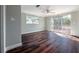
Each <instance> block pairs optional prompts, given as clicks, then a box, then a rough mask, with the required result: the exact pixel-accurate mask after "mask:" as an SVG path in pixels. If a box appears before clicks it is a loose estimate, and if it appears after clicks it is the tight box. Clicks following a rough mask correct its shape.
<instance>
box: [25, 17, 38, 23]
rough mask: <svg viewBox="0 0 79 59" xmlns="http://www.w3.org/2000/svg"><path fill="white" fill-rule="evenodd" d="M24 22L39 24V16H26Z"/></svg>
mask: <svg viewBox="0 0 79 59" xmlns="http://www.w3.org/2000/svg"><path fill="white" fill-rule="evenodd" d="M26 24H39V17H37V16H26Z"/></svg>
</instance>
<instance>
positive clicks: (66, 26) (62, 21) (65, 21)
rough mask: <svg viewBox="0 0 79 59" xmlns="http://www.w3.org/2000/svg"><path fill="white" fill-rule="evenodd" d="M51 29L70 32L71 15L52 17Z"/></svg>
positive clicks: (65, 32)
mask: <svg viewBox="0 0 79 59" xmlns="http://www.w3.org/2000/svg"><path fill="white" fill-rule="evenodd" d="M51 20H52V21H53V24H52V25H53V31H55V32H60V33H64V34H70V33H71V15H65V16H56V17H52V18H51Z"/></svg>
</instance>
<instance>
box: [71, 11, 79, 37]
mask: <svg viewBox="0 0 79 59" xmlns="http://www.w3.org/2000/svg"><path fill="white" fill-rule="evenodd" d="M71 18H72V19H71V26H72V34H73V35H77V36H79V11H77V12H73V13H71Z"/></svg>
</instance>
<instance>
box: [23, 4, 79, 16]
mask: <svg viewBox="0 0 79 59" xmlns="http://www.w3.org/2000/svg"><path fill="white" fill-rule="evenodd" d="M48 6H50V8H49V9H50V10H51V11H53V12H55V13H48V14H45V13H43V12H42V11H44V9H45V8H47V7H48ZM21 10H22V12H24V13H28V14H33V15H37V16H51V15H58V14H63V13H69V12H73V11H78V10H79V5H40V7H38V8H36V5H22V6H21Z"/></svg>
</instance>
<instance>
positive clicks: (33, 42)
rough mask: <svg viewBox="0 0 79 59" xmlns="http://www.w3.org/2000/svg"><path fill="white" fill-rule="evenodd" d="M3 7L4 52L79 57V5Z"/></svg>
mask: <svg viewBox="0 0 79 59" xmlns="http://www.w3.org/2000/svg"><path fill="white" fill-rule="evenodd" d="M2 7H3V8H2V9H3V12H4V13H3V14H4V15H5V16H3V17H4V21H3V23H5V25H4V26H5V27H4V29H5V30H4V31H5V33H4V35H3V36H4V37H5V40H4V41H5V42H4V43H5V44H4V47H3V49H2V50H4V51H3V52H6V53H79V5H5V6H2ZM0 27H1V26H0Z"/></svg>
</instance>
